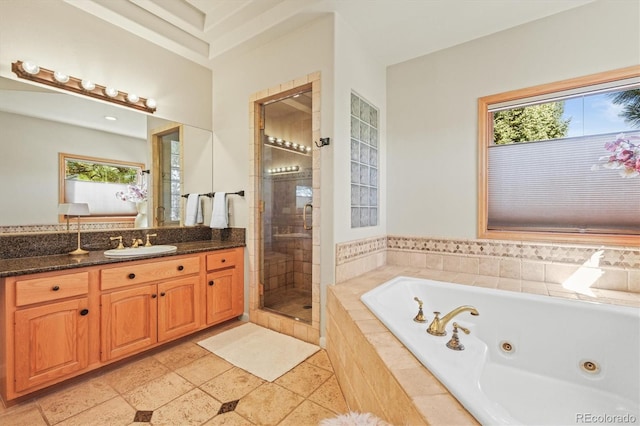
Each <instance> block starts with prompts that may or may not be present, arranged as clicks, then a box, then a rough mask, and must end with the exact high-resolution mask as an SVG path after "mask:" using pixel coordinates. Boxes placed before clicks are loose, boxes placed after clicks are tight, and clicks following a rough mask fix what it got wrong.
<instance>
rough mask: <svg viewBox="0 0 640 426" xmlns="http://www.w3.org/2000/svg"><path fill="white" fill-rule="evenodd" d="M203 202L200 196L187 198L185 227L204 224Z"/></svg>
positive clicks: (194, 195) (190, 195)
mask: <svg viewBox="0 0 640 426" xmlns="http://www.w3.org/2000/svg"><path fill="white" fill-rule="evenodd" d="M203 222H204V217H203V215H202V201H201V200H200V195H199V194H189V197H187V208H186V213H185V217H184V225H185V226H193V225H195V224H196V223H203Z"/></svg>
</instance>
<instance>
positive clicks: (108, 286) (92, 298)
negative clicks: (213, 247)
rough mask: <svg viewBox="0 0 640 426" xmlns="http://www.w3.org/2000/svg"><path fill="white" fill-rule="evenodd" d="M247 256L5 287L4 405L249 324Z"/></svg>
mask: <svg viewBox="0 0 640 426" xmlns="http://www.w3.org/2000/svg"><path fill="white" fill-rule="evenodd" d="M243 250H244V249H243V248H242V247H239V248H235V249H228V250H220V251H211V252H203V253H198V254H192V255H182V256H180V255H178V256H170V257H163V258H154V259H147V260H132V261H128V262H121V263H116V264H108V265H98V266H91V267H85V268H79V269H72V270H66V271H56V272H47V273H39V274H31V275H22V276H17V277H7V278H2V279H0V394H1V396H2V399H3V400H4V401H11V400H14V399H16V398H19V397H22V396H25V395H28V394H30V393H32V392H34V391H36V390H39V389H42V388H45V387H47V386H51V385H53V384H56V383H60V382H62V381H64V380H66V379H69V378H71V377H74V376H77V375H79V374H82V373H85V372H88V371H91V370H95V369H96V368H99V367H101V366H103V365H106V364H108V363H110V362H113V361H115V360H119V359H124V358H126V357H127V356H131V355H133V354H136V353H140V352H142V351H144V350H146V349H149V348H152V347H156V346H159V345H161V344H162V343H163V342H167V341H170V340H173V339H177V338H179V337H181V336H185V335H188V334H190V333H193V332H195V331H198V330H201V329H203V328H206V327H209V326H211V325H214V324H216V323H219V322H222V321H225V320H228V319H231V318H234V317H237V316H239V315H241V314H242V313H243V310H244V275H243V271H244V266H243ZM211 282H212V283H213V285H210V283H211Z"/></svg>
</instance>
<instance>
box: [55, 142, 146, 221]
mask: <svg viewBox="0 0 640 426" xmlns="http://www.w3.org/2000/svg"><path fill="white" fill-rule="evenodd" d="M59 162H60V196H59V201H60V203H87V204H89V212H90V213H91V215H90V219H89V220H91V221H95V220H96V219H99V220H121V219H123V217H127V216H130V217H131V218H133V217H134V216H135V215H136V214H137V210H136V206H135V202H136V201H142V200H145V199H146V197H147V191H146V189H147V186H146V177H145V175H144V173H143V169H144V164H142V163H131V162H127V161H119V160H109V159H105V158H95V157H87V156H83V155H74V154H65V153H60V154H59ZM110 218H111V219H110ZM60 220H61V221H62V220H64V218H63V217H62V216H61V217H60Z"/></svg>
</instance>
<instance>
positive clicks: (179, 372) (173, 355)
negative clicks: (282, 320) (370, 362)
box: [0, 321, 348, 426]
mask: <svg viewBox="0 0 640 426" xmlns="http://www.w3.org/2000/svg"><path fill="white" fill-rule="evenodd" d="M240 324H242V323H241V322H239V321H233V322H230V323H225V324H222V325H220V326H217V327H214V328H212V329H209V330H205V331H203V332H200V333H198V334H195V335H193V336H189V337H188V338H186V339H182V340H180V341H177V342H174V343H171V344H169V345H167V346H165V347H164V348H158V349H156V350H153V351H150V353H148V354H143V355H141V356H137V357H135V358H134V359H132V360H128V361H125V362H122V363H119V364H118V365H116V366H109V367H106V368H104V369H102V370H100V371H99V372H96V373H92V374H91V375H89V376H88V377H85V378H81V379H79V380H74V383H71V384H68V385H61V386H57V387H55V389H52V390H51V391H48V392H46V393H43V394H41V395H39V396H37V397H35V398H33V399H31V400H28V401H25V402H22V403H20V404H16V405H14V406H11V407H8V408H4V407H1V406H0V424H2V425H3V426H9V425H11V426H14V425H15V426H18V425H25V426H38V425H60V426H63V425H64V426H70V425H82V426H87V425H101V426H102V425H179V426H187V425H283V426H285V425H292V426H294V425H295V426H301V425H317V424H318V422H319V421H320V420H322V419H324V418H330V417H335V416H336V415H338V414H342V413H346V412H347V411H348V410H347V405H346V403H345V400H344V396H343V394H342V392H341V390H340V387H339V385H338V382H337V380H336V377H335V375H334V372H333V368H332V366H331V363H330V361H329V358H328V357H327V354H326V352H325V351H324V350H320V351H319V352H316V353H315V354H314V355H312V356H311V357H309V358H308V359H307V360H305V361H304V362H302V363H301V364H299V365H298V366H297V367H295V368H293V369H292V370H290V371H289V372H288V373H286V374H284V375H282V376H281V377H279V378H278V379H276V380H275V381H273V382H265V381H264V380H262V379H260V378H258V377H256V376H254V375H252V374H249V373H247V372H246V371H244V370H241V369H239V368H237V367H235V366H233V365H232V364H230V363H228V362H227V361H225V360H224V359H222V358H220V357H218V356H216V355H214V354H212V353H211V352H209V351H207V350H206V349H203V348H202V347H200V346H198V345H197V342H198V341H200V340H203V339H205V338H207V337H209V336H213V335H215V334H218V333H220V332H222V331H224V330H227V329H229V328H231V327H235V326H237V325H240Z"/></svg>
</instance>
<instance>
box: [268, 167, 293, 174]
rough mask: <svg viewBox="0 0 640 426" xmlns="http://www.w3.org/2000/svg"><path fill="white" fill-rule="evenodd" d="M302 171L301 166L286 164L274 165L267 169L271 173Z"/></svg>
mask: <svg viewBox="0 0 640 426" xmlns="http://www.w3.org/2000/svg"><path fill="white" fill-rule="evenodd" d="M299 171H300V166H285V167H274V168H272V169H267V173H268V174H270V175H278V174H283V173H296V172H299Z"/></svg>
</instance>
